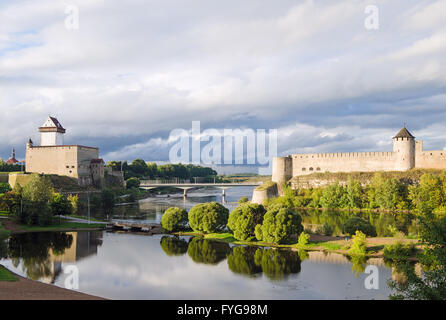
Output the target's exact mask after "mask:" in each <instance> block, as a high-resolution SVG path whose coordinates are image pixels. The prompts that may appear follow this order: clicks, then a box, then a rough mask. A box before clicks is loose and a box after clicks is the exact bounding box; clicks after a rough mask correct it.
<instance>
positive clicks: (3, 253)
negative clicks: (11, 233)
mask: <svg viewBox="0 0 446 320" xmlns="http://www.w3.org/2000/svg"><path fill="white" fill-rule="evenodd" d="M7 240H8V237H2V236H0V259H4V258H7V256H8V244H7Z"/></svg>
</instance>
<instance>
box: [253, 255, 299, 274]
mask: <svg viewBox="0 0 446 320" xmlns="http://www.w3.org/2000/svg"><path fill="white" fill-rule="evenodd" d="M254 262H255V264H256V265H258V266H261V267H262V271H263V273H264V274H265V276H266V277H267V278H269V279H271V280H275V281H278V280H283V279H285V278H286V277H287V276H288V275H289V274H292V273H299V272H300V270H301V262H300V257H299V253H298V252H295V251H291V250H280V249H258V250H257V251H256V253H255V255H254Z"/></svg>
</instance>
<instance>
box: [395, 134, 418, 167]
mask: <svg viewBox="0 0 446 320" xmlns="http://www.w3.org/2000/svg"><path fill="white" fill-rule="evenodd" d="M393 152H394V153H395V154H396V159H395V160H396V161H395V170H396V171H407V170H410V169H412V168H414V167H415V137H414V136H413V135H412V134H411V133H410V132H409V131H408V130H407V129H406V127H405V126H404V128H402V129H401V131H400V132H398V133H397V135H396V136H395V137H393Z"/></svg>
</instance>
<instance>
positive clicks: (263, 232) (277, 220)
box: [255, 205, 303, 244]
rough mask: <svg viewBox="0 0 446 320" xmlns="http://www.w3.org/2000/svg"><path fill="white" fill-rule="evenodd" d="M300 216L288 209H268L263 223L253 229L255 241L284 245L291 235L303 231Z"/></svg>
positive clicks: (280, 207) (275, 207) (277, 207)
mask: <svg viewBox="0 0 446 320" xmlns="http://www.w3.org/2000/svg"><path fill="white" fill-rule="evenodd" d="M301 222H302V218H301V216H300V215H299V214H298V213H296V212H294V211H293V210H291V209H290V208H286V207H282V206H280V205H276V206H273V207H272V208H270V209H268V211H267V212H266V214H265V216H264V217H263V223H262V224H261V225H260V224H258V225H257V226H256V228H255V235H256V238H257V240H259V241H265V242H269V243H278V244H280V243H286V242H289V241H290V237H291V235H293V234H297V235H299V234H300V233H301V232H302V231H303V226H302V223H301Z"/></svg>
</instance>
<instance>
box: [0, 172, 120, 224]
mask: <svg viewBox="0 0 446 320" xmlns="http://www.w3.org/2000/svg"><path fill="white" fill-rule="evenodd" d="M5 191H6V192H5V193H3V194H0V211H6V212H8V213H9V214H10V215H12V216H13V217H14V218H15V219H16V221H17V222H18V223H20V224H26V225H40V226H46V225H51V224H52V223H53V219H54V217H55V216H60V215H70V214H76V213H78V212H79V211H80V210H81V209H82V207H84V206H85V203H84V202H82V201H79V196H78V195H65V194H61V193H58V192H55V191H54V188H53V185H52V183H51V180H50V179H49V177H48V176H45V175H39V174H32V177H31V179H30V180H29V182H28V183H27V184H26V185H25V186H24V187H21V186H20V184H17V185H16V186H15V187H14V189H12V190H10V191H8V190H5ZM115 203H116V195H115V193H114V192H113V191H112V190H109V189H104V190H103V191H102V192H101V193H99V194H92V195H91V199H90V205H91V208H92V210H98V209H102V210H104V212H105V213H107V214H109V213H111V211H112V209H113V207H114V206H115Z"/></svg>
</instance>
